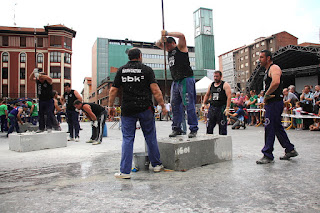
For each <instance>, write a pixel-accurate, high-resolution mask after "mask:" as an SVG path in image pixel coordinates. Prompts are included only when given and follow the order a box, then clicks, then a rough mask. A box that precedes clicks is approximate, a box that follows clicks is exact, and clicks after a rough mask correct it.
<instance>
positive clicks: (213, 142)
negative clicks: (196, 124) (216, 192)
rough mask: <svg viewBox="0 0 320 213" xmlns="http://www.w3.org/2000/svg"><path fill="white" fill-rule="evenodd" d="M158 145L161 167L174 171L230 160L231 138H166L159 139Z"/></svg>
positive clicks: (214, 136)
mask: <svg viewBox="0 0 320 213" xmlns="http://www.w3.org/2000/svg"><path fill="white" fill-rule="evenodd" d="M158 144H159V150H160V154H161V161H162V163H163V165H164V166H165V167H166V168H168V169H172V170H176V171H185V170H188V169H192V168H196V167H200V166H204V165H209V164H213V163H218V162H222V161H226V160H231V159H232V140H231V136H217V135H203V134H198V135H197V137H195V138H187V137H186V136H177V137H174V138H169V137H166V138H161V139H159V140H158Z"/></svg>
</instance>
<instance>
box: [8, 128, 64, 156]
mask: <svg viewBox="0 0 320 213" xmlns="http://www.w3.org/2000/svg"><path fill="white" fill-rule="evenodd" d="M66 146H67V134H66V132H62V131H59V132H51V133H48V132H42V133H35V132H27V133H18V134H17V133H13V134H10V135H9V149H10V150H12V151H16V152H30V151H37V150H42V149H54V148H61V147H66Z"/></svg>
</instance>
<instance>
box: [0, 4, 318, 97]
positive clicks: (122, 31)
mask: <svg viewBox="0 0 320 213" xmlns="http://www.w3.org/2000/svg"><path fill="white" fill-rule="evenodd" d="M0 2H1V12H0V25H1V26H14V25H13V23H14V18H13V17H14V11H15V22H16V24H17V27H39V28H41V27H43V26H45V25H47V24H49V25H54V24H64V25H65V26H67V27H69V28H72V29H74V30H75V31H76V32H77V35H76V37H75V39H74V40H73V56H72V86H73V88H74V89H76V90H78V91H79V92H81V90H82V88H83V84H82V83H83V79H84V77H86V76H91V72H92V70H91V50H92V46H93V44H94V42H95V40H96V38H97V37H104V38H112V39H125V38H128V39H129V40H136V41H147V42H153V41H156V40H157V39H158V38H159V37H160V31H161V30H162V16H161V0H116V1H114V0H112V1H111V0H105V1H102V0H100V1H99V0H90V1H79V0H55V1H46V0H0ZM15 4H16V6H15ZM199 7H205V8H210V9H212V10H213V26H214V29H213V30H214V35H215V53H216V56H218V55H220V54H222V53H225V52H227V51H230V50H232V49H234V48H237V47H240V46H242V45H245V44H250V43H252V42H253V41H254V39H256V38H258V37H262V36H270V35H272V34H275V33H278V32H281V31H287V32H289V33H290V34H292V35H294V36H296V37H298V38H299V40H298V42H299V43H303V42H313V43H319V33H320V32H319V29H320V1H319V0H268V1H256V0H241V1H239V0H229V1H228V0H219V1H218V0H190V1H189V0H164V13H165V28H166V30H168V31H179V32H182V33H184V34H185V35H186V39H187V44H188V45H190V46H193V45H194V30H193V29H194V26H193V12H194V11H195V10H197V9H198V8H199ZM216 63H217V64H216V68H217V69H218V67H219V64H218V60H216Z"/></svg>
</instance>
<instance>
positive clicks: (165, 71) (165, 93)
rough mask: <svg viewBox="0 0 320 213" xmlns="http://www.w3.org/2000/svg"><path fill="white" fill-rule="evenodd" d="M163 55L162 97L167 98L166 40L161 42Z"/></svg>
mask: <svg viewBox="0 0 320 213" xmlns="http://www.w3.org/2000/svg"><path fill="white" fill-rule="evenodd" d="M161 3H162V29H163V30H164V9H163V0H161ZM163 56H164V98H165V100H166V99H167V56H166V40H165V41H164V42H163Z"/></svg>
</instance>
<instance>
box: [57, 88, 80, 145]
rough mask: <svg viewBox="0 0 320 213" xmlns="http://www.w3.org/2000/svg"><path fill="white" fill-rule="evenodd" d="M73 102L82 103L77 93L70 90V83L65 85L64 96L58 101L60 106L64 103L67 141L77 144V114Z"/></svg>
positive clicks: (78, 127)
mask: <svg viewBox="0 0 320 213" xmlns="http://www.w3.org/2000/svg"><path fill="white" fill-rule="evenodd" d="M75 100H79V101H82V97H81V95H80V94H79V93H78V92H77V90H73V89H71V84H70V83H65V84H64V94H63V96H62V97H61V99H60V101H61V103H62V105H63V104H64V103H66V114H67V122H68V129H69V134H70V136H69V138H68V141H73V140H75V141H76V142H79V130H80V125H79V112H77V111H76V108H75V107H74V106H73V102H74V101H75Z"/></svg>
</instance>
